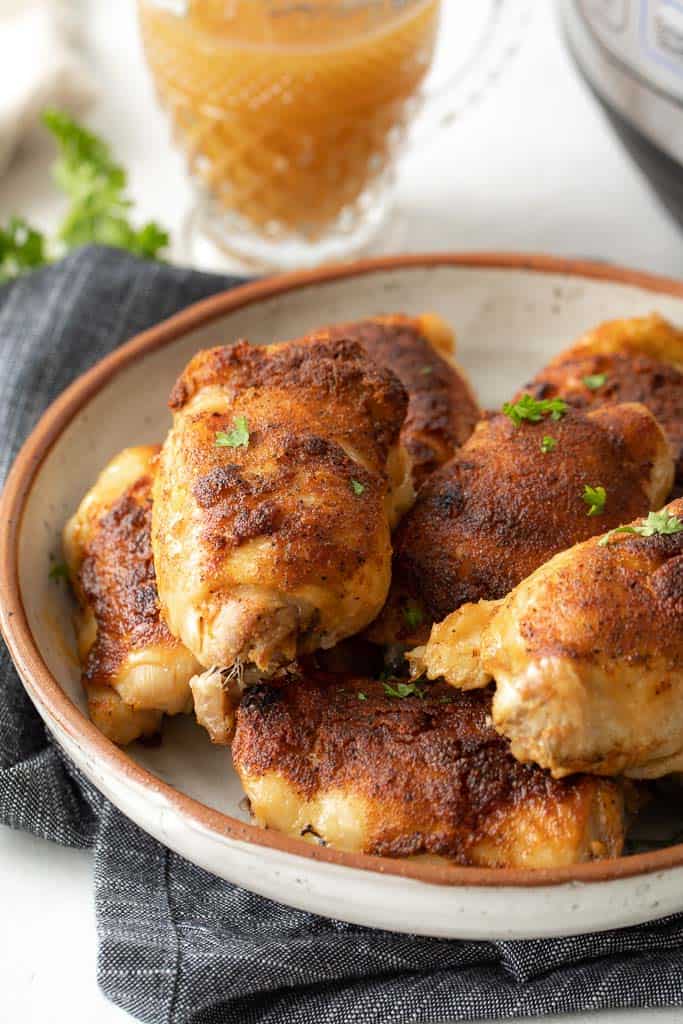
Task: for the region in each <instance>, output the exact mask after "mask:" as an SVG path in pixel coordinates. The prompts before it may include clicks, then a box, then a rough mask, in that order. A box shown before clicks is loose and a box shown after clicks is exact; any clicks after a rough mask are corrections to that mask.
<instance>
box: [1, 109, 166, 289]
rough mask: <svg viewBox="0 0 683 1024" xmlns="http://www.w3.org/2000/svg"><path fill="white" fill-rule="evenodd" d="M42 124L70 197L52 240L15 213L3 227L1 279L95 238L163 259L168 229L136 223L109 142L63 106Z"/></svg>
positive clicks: (57, 173)
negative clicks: (52, 143)
mask: <svg viewBox="0 0 683 1024" xmlns="http://www.w3.org/2000/svg"><path fill="white" fill-rule="evenodd" d="M43 123H44V125H45V126H46V128H48V130H49V131H50V132H51V133H52V135H53V137H54V139H55V141H56V143H57V148H58V158H57V161H56V163H55V165H54V179H55V182H56V184H57V185H58V187H59V188H60V189H61V190H62V192H64V193H65V194H66V196H67V197H68V198H69V201H70V202H69V207H68V209H67V212H66V215H65V217H64V220H63V221H62V223H61V225H60V227H59V229H58V231H57V235H56V238H54V239H49V238H46V236H45V235H44V234H43V233H42V232H41V231H39V230H38V229H37V228H36V227H34V226H32V225H30V224H29V223H28V222H27V221H26V220H24V219H23V218H22V217H16V216H15V217H12V218H11V219H10V220H9V222H8V223H7V225H6V226H5V227H4V228H2V227H0V284H2V283H4V282H5V281H9V280H11V279H12V278H14V277H18V276H19V275H20V274H24V273H26V272H27V271H29V270H34V269H35V268H36V267H42V266H44V265H45V264H47V263H51V262H52V261H53V260H54V259H57V258H58V257H60V256H62V255H63V254H64V253H65V252H68V251H69V250H70V249H74V248H76V247H77V246H81V245H89V244H91V243H98V244H102V245H112V246H114V247H116V248H118V249H125V250H127V251H128V252H132V253H133V254H134V255H135V256H141V257H143V258H146V259H159V257H160V253H161V251H162V250H163V249H164V248H165V247H166V246H167V245H168V241H169V238H168V234H167V233H166V232H165V231H164V230H163V228H161V227H160V226H159V225H158V224H157V223H156V222H155V221H148V222H147V223H146V224H143V225H142V226H141V227H135V226H134V225H133V223H132V222H131V219H130V212H131V210H132V207H133V203H132V201H131V200H130V199H129V198H128V196H127V194H126V187H127V184H128V181H127V175H126V171H125V169H124V168H123V167H122V166H121V165H120V164H118V163H116V161H115V160H114V158H113V157H112V154H111V151H110V149H109V146H108V145H107V144H106V142H104V141H103V139H101V138H99V137H98V136H97V135H95V134H94V133H93V132H90V131H88V130H87V129H85V128H83V127H82V125H80V124H78V122H77V121H75V120H74V119H73V118H72V117H69V115H68V114H65V113H63V112H62V111H60V110H46V111H45V112H44V113H43Z"/></svg>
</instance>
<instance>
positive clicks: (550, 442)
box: [541, 434, 557, 455]
mask: <svg viewBox="0 0 683 1024" xmlns="http://www.w3.org/2000/svg"><path fill="white" fill-rule="evenodd" d="M553 448H557V438H555V437H550V436H549V435H548V434H546V435H545V437H544V438H543V440H542V441H541V451H542V452H543V454H544V455H547V454H548V452H551V451H552V450H553Z"/></svg>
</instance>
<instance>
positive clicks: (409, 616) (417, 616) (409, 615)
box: [402, 604, 424, 629]
mask: <svg viewBox="0 0 683 1024" xmlns="http://www.w3.org/2000/svg"><path fill="white" fill-rule="evenodd" d="M402 611H403V618H404V619H405V621H406V623H407V625H408V626H410V628H411V629H415V628H416V627H417V626H419V625H420V624H421V623H422V620H423V618H424V615H423V614H422V610H421V609H420V608H418V606H417V605H416V604H407V605H404V607H403V609H402Z"/></svg>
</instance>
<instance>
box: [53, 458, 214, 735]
mask: <svg viewBox="0 0 683 1024" xmlns="http://www.w3.org/2000/svg"><path fill="white" fill-rule="evenodd" d="M158 453H159V447H158V446H149V447H140V448H127V449H126V450H125V451H123V452H121V453H120V454H119V455H117V456H116V457H115V458H114V459H112V461H111V462H110V463H109V464H108V465H107V466H106V468H105V469H104V470H103V472H102V473H101V474H100V476H99V477H98V479H97V481H96V483H95V485H94V486H93V487H92V489H91V490H90V491H89V492H88V494H87V495H86V496H85V498H84V499H83V501H82V502H81V504H80V506H79V508H78V511H77V512H76V514H75V515H74V516H73V517H72V518H71V519H70V520H69V522H68V523H67V525H66V527H65V528H64V534H63V547H64V552H65V556H66V560H67V565H68V569H69V575H70V578H71V582H72V585H73V588H74V591H75V593H76V596H77V598H78V601H79V603H80V606H81V613H80V615H79V618H78V648H79V654H80V658H81V661H82V664H83V685H84V687H85V690H86V693H87V696H88V707H89V711H90V717H91V718H92V720H93V722H94V723H95V725H96V726H97V727H98V728H99V729H100V731H101V732H103V733H104V734H105V736H108V737H109V739H111V740H113V741H114V742H115V743H119V744H121V745H125V744H127V743H130V742H132V740H134V739H137V738H138V737H139V736H143V735H149V734H151V733H154V732H156V731H157V730H158V728H159V726H160V723H161V719H162V716H163V715H164V714H168V715H175V714H178V713H179V712H187V711H190V710H191V709H192V695H191V693H190V687H189V680H190V678H191V676H193V675H194V673H195V672H197V671H199V670H200V667H199V664H198V662H197V661H196V660H195V659H194V657H193V656H192V655H191V654H190V652H189V651H188V650H187V649H186V648H184V647H183V646H182V644H181V643H180V642H179V641H178V640H176V639H175V638H174V637H173V636H171V634H170V633H169V631H168V629H167V627H166V625H165V623H164V621H163V619H162V618H161V616H160V613H159V602H158V599H157V590H156V580H155V574H154V564H153V561H152V548H151V537H150V531H151V507H152V501H151V491H152V478H153V476H154V472H155V464H156V458H157V455H158Z"/></svg>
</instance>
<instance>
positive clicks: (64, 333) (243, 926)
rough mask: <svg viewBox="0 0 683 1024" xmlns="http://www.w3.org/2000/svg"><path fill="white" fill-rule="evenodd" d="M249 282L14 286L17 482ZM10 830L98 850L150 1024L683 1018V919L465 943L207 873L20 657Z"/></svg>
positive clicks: (43, 279) (56, 279) (105, 930)
mask: <svg viewBox="0 0 683 1024" xmlns="http://www.w3.org/2000/svg"><path fill="white" fill-rule="evenodd" d="M235 283H236V281H235V279H230V278H223V277H217V276H212V275H211V276H210V275H206V274H201V273H197V272H193V271H187V270H181V269H178V268H174V267H170V266H165V265H161V264H151V263H141V262H140V261H138V260H135V259H134V258H132V257H130V256H128V255H126V254H124V253H121V252H119V251H117V250H113V249H102V248H100V249H92V248H91V249H85V250H82V251H80V252H78V253H75V254H73V255H71V256H69V257H68V258H67V259H66V260H64V261H63V262H62V263H61V264H58V265H56V266H54V267H52V268H49V269H47V270H44V271H38V272H36V273H34V274H33V275H31V276H29V277H25V278H23V279H20V280H19V281H17V282H15V283H13V284H10V285H6V286H4V287H3V288H0V433H1V434H2V437H3V440H4V443H3V445H2V447H1V448H0V473H1V474H2V478H3V479H4V476H5V474H6V472H7V470H8V468H9V465H10V462H11V460H12V458H13V457H14V455H15V453H16V451H17V448H18V446H19V444H20V443H21V441H22V440H23V439H24V437H25V436H26V434H27V433H28V431H29V430H30V429H31V428H32V427H33V425H34V424H35V422H36V420H37V418H38V416H39V415H40V413H41V412H42V410H43V408H44V407H45V406H46V405H47V403H48V402H49V401H50V400H51V399H52V398H54V397H55V395H56V394H57V393H58V392H59V391H60V390H61V389H62V388H64V387H65V386H66V385H67V384H68V383H69V382H70V381H71V380H73V378H74V377H75V376H76V375H77V374H79V373H81V372H82V371H83V370H85V369H86V368H87V367H89V366H91V365H92V364H93V363H94V362H95V361H96V360H97V359H99V358H101V357H102V356H103V355H104V354H105V353H106V352H108V351H110V350H111V349H112V348H115V347H116V346H117V345H118V344H120V343H121V342H122V341H124V340H126V339H127V338H129V337H130V336H131V335H133V334H135V333H136V332H137V331H140V330H142V329H144V328H146V327H148V326H150V325H151V324H153V323H155V322H157V321H159V320H161V319H163V318H164V317H167V316H169V315H170V314H171V313H174V312H176V311H177V310H178V309H181V308H182V307H184V306H187V305H189V304H190V303H191V302H194V301H196V300H198V299H200V298H203V297H204V296H207V295H209V294H211V293H213V292H216V291H220V290H221V289H223V288H226V287H230V286H232V285H234V284H235ZM0 822H4V823H5V824H6V825H9V826H11V827H13V828H21V829H26V830H28V831H31V832H34V833H36V834H38V835H40V836H43V837H45V838H46V839H51V840H53V841H55V842H58V843H62V844H65V845H70V846H80V847H91V848H92V850H93V857H94V861H95V908H96V914H97V931H98V936H99V955H98V976H99V982H100V985H101V987H102V989H103V991H104V992H105V994H106V995H107V996H108V997H109V998H110V999H112V1000H113V1001H114V1002H115V1003H117V1004H119V1005H120V1006H122V1007H124V1008H125V1009H127V1010H129V1011H130V1012H131V1013H132V1014H134V1015H136V1016H137V1017H139V1018H140V1019H141V1020H143V1021H149V1022H151V1024H161V1022H164V1024H220V1022H225V1024H266V1022H268V1024H279V1022H283V1021H287V1022H289V1024H351V1022H353V1024H370V1022H373V1024H405V1022H408V1021H411V1022H424V1024H428V1022H429V1024H432V1022H434V1024H435V1022H437V1021H439V1022H441V1021H448V1020H472V1019H478V1018H487V1019H491V1020H494V1019H495V1020H497V1019H500V1018H510V1017H514V1016H524V1015H531V1014H541V1013H562V1012H567V1011H583V1010H598V1009H603V1008H616V1007H664V1006H676V1007H683V915H677V916H675V917H669V918H667V919H665V920H662V921H658V922H654V923H653V924H648V925H642V926H640V927H637V928H629V929H625V930H623V931H614V932H608V933H604V934H600V935H586V936H580V937H576V938H569V939H554V940H539V941H533V942H455V941H445V940H436V939H427V938H420V937H414V936H406V935H396V934H391V933H389V932H377V931H372V930H370V929H366V928H360V927H358V926H356V925H349V924H345V923H343V922H339V921H328V920H325V919H323V918H319V917H315V916H314V915H312V914H308V913H304V912H303V911H300V910H292V909H290V908H288V907H285V906H281V905H279V904H277V903H273V902H271V901H269V900H266V899H263V898H262V897H259V896H254V895H252V894H251V893H249V892H247V891H245V890H244V889H239V888H237V887H236V886H233V885H230V884H229V883H227V882H224V881H222V880H221V879H218V878H215V877H214V876H212V875H209V874H207V873H206V872H205V871H202V870H201V869H200V868H197V867H195V866H194V865H192V864H190V863H188V862H187V861H185V860H183V858H181V857H179V856H177V855H176V854H174V853H172V852H171V851H170V850H167V849H165V848H164V847H163V846H160V845H159V843H157V842H156V841H155V840H153V839H151V838H150V837H149V836H147V835H146V834H145V833H143V832H142V831H141V830H140V829H138V828H137V827H136V826H135V825H134V824H132V823H131V822H130V821H128V820H127V819H126V818H125V817H124V816H123V815H122V814H120V813H119V812H118V811H117V810H116V809H115V808H114V807H113V806H112V805H111V804H109V803H108V802H107V801H106V800H105V799H104V798H103V797H102V796H100V794H99V793H98V792H97V791H96V790H95V789H94V788H93V787H92V786H91V785H90V784H88V783H87V782H85V780H83V779H82V778H81V777H80V776H79V775H78V773H77V772H76V771H75V770H74V769H73V768H72V767H71V766H70V765H69V764H68V763H67V762H66V761H65V759H64V758H63V756H62V755H61V753H60V751H59V750H58V749H57V747H56V746H55V745H54V743H53V742H52V741H51V739H50V737H49V736H48V735H47V733H46V731H45V729H44V728H43V726H42V723H41V721H40V719H39V718H38V715H37V714H36V712H35V711H34V709H33V707H32V705H31V704H30V702H29V700H28V698H27V697H26V695H25V693H24V691H23V689H22V687H21V684H20V682H19V680H18V678H17V675H16V673H15V671H14V668H13V666H12V663H11V661H10V659H9V656H8V655H7V653H6V652H5V651H4V649H3V651H2V656H1V657H0ZM84 898H85V896H84Z"/></svg>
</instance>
